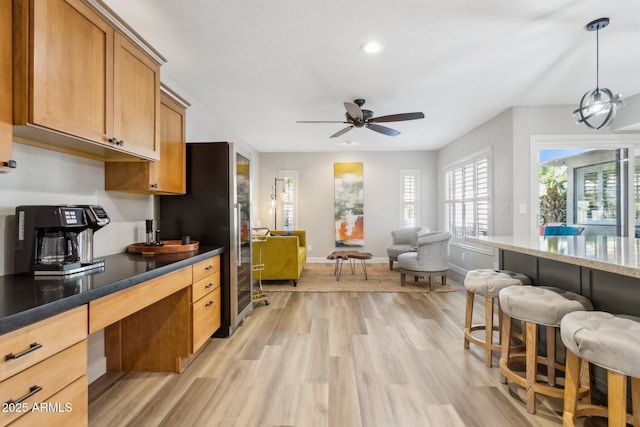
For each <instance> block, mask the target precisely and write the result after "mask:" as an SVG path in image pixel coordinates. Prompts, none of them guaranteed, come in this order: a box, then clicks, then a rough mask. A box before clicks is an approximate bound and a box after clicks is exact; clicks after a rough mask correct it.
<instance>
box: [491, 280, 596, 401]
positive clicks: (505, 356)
mask: <svg viewBox="0 0 640 427" xmlns="http://www.w3.org/2000/svg"><path fill="white" fill-rule="evenodd" d="M499 300H500V306H501V307H502V316H503V319H502V323H503V330H502V333H503V338H502V351H501V354H500V373H501V374H502V375H503V378H502V382H504V383H507V381H508V380H510V381H511V382H513V383H514V384H516V385H518V386H520V387H522V388H524V389H525V390H526V396H527V399H526V400H527V411H528V412H529V413H532V414H535V412H536V395H537V394H541V395H544V396H548V397H553V398H558V399H562V398H563V395H564V390H563V389H562V388H559V387H557V384H556V370H561V371H562V370H564V369H565V366H564V365H563V364H560V363H557V362H556V332H557V328H559V327H560V322H561V320H562V319H563V317H564V316H566V315H568V314H569V313H572V312H575V311H585V310H593V305H592V304H591V301H589V299H588V298H586V297H584V296H582V295H578V294H576V293H574V292H570V291H566V290H564V289H559V288H554V287H549V286H529V285H525V286H510V287H508V288H504V289H502V290H501V291H500V294H499ZM512 319H518V320H520V321H522V322H523V323H524V325H523V327H524V332H525V336H526V340H525V341H526V349H525V354H524V355H521V354H515V355H512V354H510V349H509V346H508V345H505V340H506V339H507V338H506V337H509V336H510V333H511V321H512ZM539 326H542V327H544V329H545V332H546V350H547V351H546V357H544V358H543V357H541V356H539V355H538V327H539ZM523 357H524V360H525V373H524V376H522V375H520V373H518V372H516V371H514V370H513V369H512V368H511V366H510V365H511V362H514V361H518V360H522V358H523ZM539 364H542V365H546V368H547V379H546V384H545V383H542V382H541V381H539V380H538V365H539ZM582 379H583V381H582V384H583V387H579V389H577V390H576V396H579V397H580V398H587V399H589V396H590V389H589V386H588V384H589V380H588V372H584V373H583V375H582Z"/></svg>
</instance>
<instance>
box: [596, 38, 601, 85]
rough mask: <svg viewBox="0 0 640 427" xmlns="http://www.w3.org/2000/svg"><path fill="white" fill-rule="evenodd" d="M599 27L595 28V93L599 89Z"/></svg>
mask: <svg viewBox="0 0 640 427" xmlns="http://www.w3.org/2000/svg"><path fill="white" fill-rule="evenodd" d="M599 35H600V28H598V29H597V30H596V93H597V92H599V91H600V37H599Z"/></svg>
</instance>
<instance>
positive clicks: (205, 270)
mask: <svg viewBox="0 0 640 427" xmlns="http://www.w3.org/2000/svg"><path fill="white" fill-rule="evenodd" d="M219 271H220V256H215V257H213V258H209V259H205V260H204V261H200V262H198V263H196V264H193V282H194V283H195V282H197V281H198V280H200V279H203V278H204V277H206V276H208V275H210V274H212V273H215V272H219Z"/></svg>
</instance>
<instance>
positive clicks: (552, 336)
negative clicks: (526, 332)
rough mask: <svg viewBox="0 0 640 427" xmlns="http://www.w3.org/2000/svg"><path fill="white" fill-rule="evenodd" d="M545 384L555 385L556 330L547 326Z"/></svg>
mask: <svg viewBox="0 0 640 427" xmlns="http://www.w3.org/2000/svg"><path fill="white" fill-rule="evenodd" d="M547 384H549V385H550V386H551V387H554V386H555V385H556V328H554V327H553V326H547Z"/></svg>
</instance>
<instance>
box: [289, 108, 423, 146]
mask: <svg viewBox="0 0 640 427" xmlns="http://www.w3.org/2000/svg"><path fill="white" fill-rule="evenodd" d="M364 103H365V100H364V99H356V100H354V101H353V102H345V103H344V108H345V109H346V110H347V112H346V113H344V115H345V117H346V119H347V121H305V120H300V121H297V122H296V123H345V124H348V125H349V126H347V127H346V128H344V129H342V130H339V131H338V132H336V133H334V134H333V135H331V136H330V138H336V137H338V136H340V135H344V134H345V133H347V132H349V131H350V130H351V129H353V128H354V127H356V128H361V127H366V128H367V129H371V130H372V131H375V132H378V133H381V134H384V135H387V136H397V135H400V132H399V131H397V130H395V129H391V128H389V127H386V126H381V125H379V124H377V123H386V122H400V121H404V120H416V119H424V113H421V112H418V113H402V114H391V115H388V116H380V117H373V111H371V110H365V109H363V108H362V106H363V105H364Z"/></svg>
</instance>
